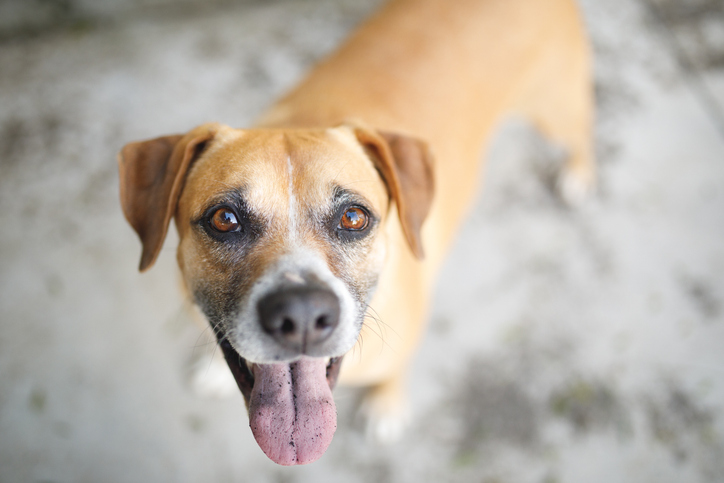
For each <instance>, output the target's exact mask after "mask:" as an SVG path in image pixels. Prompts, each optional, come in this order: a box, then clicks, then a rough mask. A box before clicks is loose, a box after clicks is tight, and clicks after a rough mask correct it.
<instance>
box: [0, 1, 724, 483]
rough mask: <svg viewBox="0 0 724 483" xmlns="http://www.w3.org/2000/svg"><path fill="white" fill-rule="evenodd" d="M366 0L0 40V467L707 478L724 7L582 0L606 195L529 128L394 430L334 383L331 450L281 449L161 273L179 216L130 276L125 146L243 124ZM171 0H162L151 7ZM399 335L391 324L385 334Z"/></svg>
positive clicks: (89, 477) (455, 269) (722, 280)
mask: <svg viewBox="0 0 724 483" xmlns="http://www.w3.org/2000/svg"><path fill="white" fill-rule="evenodd" d="M377 3H378V2H377V1H376V0H375V1H364V2H361V1H353V0H343V1H334V0H303V1H297V2H280V3H277V2H257V3H242V4H239V5H237V6H228V7H227V8H225V9H210V10H209V11H206V10H205V9H203V8H196V9H194V10H190V11H189V12H190V13H188V14H183V12H182V13H177V12H175V11H174V9H173V8H171V7H167V8H166V10H164V9H163V8H160V9H157V10H155V13H154V15H151V16H148V15H145V14H144V13H143V11H141V13H139V14H137V15H134V14H133V11H132V10H131V13H128V14H124V16H123V19H122V20H119V21H116V22H106V23H99V24H97V25H94V24H93V22H90V23H87V24H84V26H83V27H82V28H77V26H76V27H73V26H68V25H66V26H63V27H62V28H57V29H54V30H52V31H51V32H49V33H46V34H38V33H37V32H36V33H35V34H34V35H33V36H25V35H19V36H13V35H9V36H8V37H6V38H5V39H4V40H3V42H2V44H0V66H2V68H1V69H0V482H2V483H13V482H139V481H149V482H150V481H153V482H166V481H168V482H196V481H223V482H226V481H239V482H286V483H289V482H304V481H315V482H370V481H373V482H377V483H383V482H420V481H425V482H427V481H429V482H439V481H444V482H485V483H508V482H536V483H554V482H555V483H570V482H586V483H588V482H656V483H665V482H684V481H685V482H715V481H724V414H722V411H724V277H723V276H722V273H724V123H722V116H723V115H722V105H724V60H723V59H724V42H723V41H722V39H723V38H724V7H723V6H722V3H721V2H719V1H714V0H710V1H707V0H687V1H676V0H651V1H650V2H645V1H643V0H640V1H632V0H609V1H606V2H599V1H596V0H583V2H582V6H583V9H584V13H585V16H586V21H587V24H588V26H589V30H590V33H591V37H592V40H593V44H594V47H595V52H596V83H597V93H598V103H599V120H598V126H597V138H598V158H599V165H600V171H601V173H600V175H601V182H600V189H599V192H598V193H597V195H596V196H595V197H594V198H593V199H592V200H590V201H589V202H588V203H586V204H585V205H583V206H581V207H579V208H578V209H575V210H570V209H567V208H565V207H563V206H561V205H560V204H559V203H558V202H557V201H556V199H555V197H553V196H552V195H551V193H550V190H549V189H548V187H547V184H546V182H545V179H546V177H545V172H546V169H547V165H548V164H549V163H551V162H554V161H555V160H556V159H557V157H558V151H557V149H556V148H555V147H552V146H549V145H547V144H545V143H543V142H542V141H541V140H540V139H539V138H538V137H537V136H536V135H535V134H534V133H532V132H531V130H530V129H529V128H528V127H527V126H526V125H525V124H523V123H522V122H520V121H519V120H516V119H515V118H512V119H511V120H510V121H508V122H507V123H506V124H505V125H504V126H503V127H502V128H501V131H500V134H499V135H498V136H497V137H496V140H495V142H494V143H493V144H492V146H491V147H490V152H489V156H488V158H489V165H488V169H487V172H486V177H485V180H484V181H483V182H481V185H483V190H482V192H481V195H480V198H479V200H478V202H477V203H476V205H475V208H474V210H473V213H472V215H471V217H470V220H469V222H468V223H467V224H466V226H465V227H464V229H463V231H462V234H461V237H460V239H459V242H458V243H457V245H456V247H455V250H454V251H453V253H452V254H451V256H450V259H449V261H448V263H447V264H446V266H445V269H444V271H443V273H442V276H441V278H440V283H439V287H438V289H437V291H436V294H435V304H434V306H435V308H434V311H433V314H432V316H431V320H430V331H429V333H428V335H427V337H426V339H425V341H424V344H423V345H422V347H421V349H420V352H419V355H418V357H417V361H416V364H415V366H414V372H413V374H412V378H411V383H410V389H411V391H412V395H413V401H412V402H413V409H414V412H415V419H414V423H413V425H412V427H411V428H410V430H409V432H408V433H407V435H406V436H405V438H404V440H403V441H402V442H400V443H399V444H395V445H392V446H389V447H376V446H374V445H370V444H368V443H366V442H365V440H364V438H363V436H362V434H361V433H360V431H359V422H358V421H357V420H356V419H355V416H354V414H355V413H354V409H355V404H356V401H357V397H358V395H357V394H356V393H355V392H353V391H350V390H345V389H343V388H341V389H339V390H337V391H336V395H337V400H338V407H339V418H340V428H339V430H338V432H337V435H336V437H335V440H334V442H333V444H332V446H331V447H330V449H329V451H328V452H327V454H326V455H325V456H324V457H323V458H322V459H320V460H319V461H318V462H316V463H314V464H312V465H309V466H305V467H298V468H282V467H278V466H275V465H274V464H273V463H271V462H270V461H269V460H267V458H266V457H265V456H264V455H263V454H262V453H261V451H260V450H259V449H258V447H257V445H256V444H255V442H254V440H253V438H252V435H251V432H250V431H249V429H248V427H247V420H246V416H245V414H244V410H243V402H242V399H241V396H240V395H235V396H234V397H232V398H230V399H227V400H206V399H202V398H199V397H197V396H195V395H194V394H193V393H192V392H191V391H189V389H188V387H187V385H186V383H185V379H184V371H183V367H184V365H185V363H186V361H187V360H188V358H189V357H190V355H191V354H192V353H193V352H197V351H204V350H210V348H211V347H212V346H213V344H212V341H211V340H210V338H209V334H208V333H200V331H199V330H198V329H196V328H194V327H193V326H192V325H191V324H190V323H189V321H188V320H187V317H186V316H185V315H184V313H185V312H184V301H183V300H182V299H181V298H180V295H179V294H178V293H177V290H176V286H177V279H176V268H175V265H174V263H175V261H174V241H175V239H176V237H175V234H172V235H171V237H170V239H169V240H167V243H166V246H165V248H164V250H163V252H162V254H161V257H160V260H159V262H158V263H157V266H156V267H154V269H153V270H151V271H150V272H149V273H147V274H144V275H139V274H138V273H137V272H136V266H137V263H138V257H139V253H140V248H139V244H138V242H137V240H136V237H135V234H133V233H132V231H131V230H130V228H129V227H128V226H126V224H125V222H124V220H123V218H122V215H121V213H120V210H119V207H118V202H117V198H118V188H117V175H116V167H115V153H116V152H117V150H118V149H119V148H120V147H121V146H122V145H123V144H124V143H125V142H127V141H130V140H135V139H141V138H147V137H152V136H156V135H160V134H166V133H173V132H182V131H184V130H187V129H188V128H190V127H192V126H194V125H196V124H199V123H201V122H205V121H211V120H218V121H222V122H226V123H228V124H231V125H236V126H244V125H248V124H249V123H250V122H251V120H252V119H253V118H254V116H255V115H256V114H257V113H259V112H260V111H261V109H263V107H264V106H265V105H267V104H268V103H269V102H270V101H271V100H272V99H273V98H274V96H276V95H278V94H279V93H281V92H282V91H283V90H284V89H285V88H287V87H288V86H290V85H291V84H293V83H294V82H295V80H296V79H298V78H299V76H300V75H301V74H302V73H303V72H304V70H305V69H306V68H308V66H309V65H310V64H311V63H312V62H313V61H314V60H315V59H317V58H319V57H320V56H322V55H323V54H324V53H325V52H328V51H329V50H330V49H332V48H333V46H334V45H335V44H336V43H337V42H338V41H339V40H340V39H341V38H343V36H344V34H345V32H347V31H348V29H350V28H351V27H352V26H353V25H355V24H356V23H357V22H358V21H360V20H361V19H362V18H364V17H365V16H366V15H367V14H368V13H369V12H370V11H371V10H372V9H373V8H374V7H375V4H377ZM161 4H163V2H161ZM386 336H390V335H386Z"/></svg>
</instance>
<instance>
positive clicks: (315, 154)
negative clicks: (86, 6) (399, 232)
mask: <svg viewBox="0 0 724 483" xmlns="http://www.w3.org/2000/svg"><path fill="white" fill-rule="evenodd" d="M388 205H389V198H388V194H387V190H386V188H385V185H384V183H383V182H382V180H381V178H380V175H379V173H378V172H377V170H376V169H375V167H374V165H373V163H372V161H371V160H370V158H369V157H368V156H367V155H366V153H365V152H364V150H363V148H362V146H361V145H360V144H359V142H358V141H357V139H356V137H355V136H354V134H353V133H352V132H351V131H350V130H349V129H347V128H337V129H329V130H319V131H298V132H295V131H238V130H231V129H228V130H223V131H221V132H217V134H216V136H215V137H214V139H213V140H211V141H210V142H208V143H207V145H206V146H205V148H204V151H203V153H201V155H200V156H199V158H198V159H197V160H196V161H195V162H194V165H193V167H192V168H191V169H190V170H189V173H188V175H187V178H186V182H185V186H184V188H183V191H182V193H181V197H180V199H179V203H178V208H177V210H176V216H175V220H176V227H177V229H178V233H179V237H180V244H179V248H178V261H179V266H180V267H181V271H182V273H183V277H184V280H185V281H186V284H187V286H188V288H189V289H190V291H191V293H192V294H193V295H194V298H195V300H196V302H197V303H198V304H199V306H200V307H201V308H202V310H203V312H204V313H205V314H206V316H207V317H208V319H209V322H210V323H211V325H212V326H213V327H214V328H215V329H216V330H217V332H220V333H221V334H223V337H225V338H226V339H228V341H229V342H230V343H231V345H232V347H233V348H234V349H235V350H236V351H237V352H238V353H239V354H240V355H241V356H242V357H243V358H244V359H246V360H247V361H248V362H255V363H274V362H289V361H294V360H296V359H299V358H300V356H303V355H306V356H311V357H337V356H342V355H344V353H345V352H347V351H348V350H349V349H350V348H351V347H352V346H353V345H354V343H355V341H356V340H357V334H358V333H359V330H360V328H361V325H362V321H363V316H364V314H365V310H366V306H367V303H368V302H369V299H370V296H371V295H372V292H373V290H374V287H375V284H376V281H377V276H378V274H379V273H380V270H381V269H382V264H383V262H384V259H385V247H386V244H385V239H386V237H385V230H384V229H383V227H384V223H385V218H386V215H387V211H388Z"/></svg>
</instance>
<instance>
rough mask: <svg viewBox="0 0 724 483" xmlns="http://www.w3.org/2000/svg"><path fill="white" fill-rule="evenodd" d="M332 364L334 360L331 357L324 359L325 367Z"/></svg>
mask: <svg viewBox="0 0 724 483" xmlns="http://www.w3.org/2000/svg"><path fill="white" fill-rule="evenodd" d="M330 362H332V358H331V357H325V358H324V365H325V366H328V365H329V363H330Z"/></svg>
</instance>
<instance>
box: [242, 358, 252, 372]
mask: <svg viewBox="0 0 724 483" xmlns="http://www.w3.org/2000/svg"><path fill="white" fill-rule="evenodd" d="M244 362H246V368H247V369H249V372H251V373H252V374H254V363H253V362H249V361H247V360H244Z"/></svg>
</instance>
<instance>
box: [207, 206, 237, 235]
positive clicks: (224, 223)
mask: <svg viewBox="0 0 724 483" xmlns="http://www.w3.org/2000/svg"><path fill="white" fill-rule="evenodd" d="M210 224H211V228H213V229H214V230H216V231H219V232H221V233H229V232H232V231H238V230H239V220H238V219H237V218H236V213H234V212H233V211H232V210H231V209H229V208H219V209H218V210H216V211H215V212H214V214H213V215H212V216H211V220H210Z"/></svg>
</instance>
